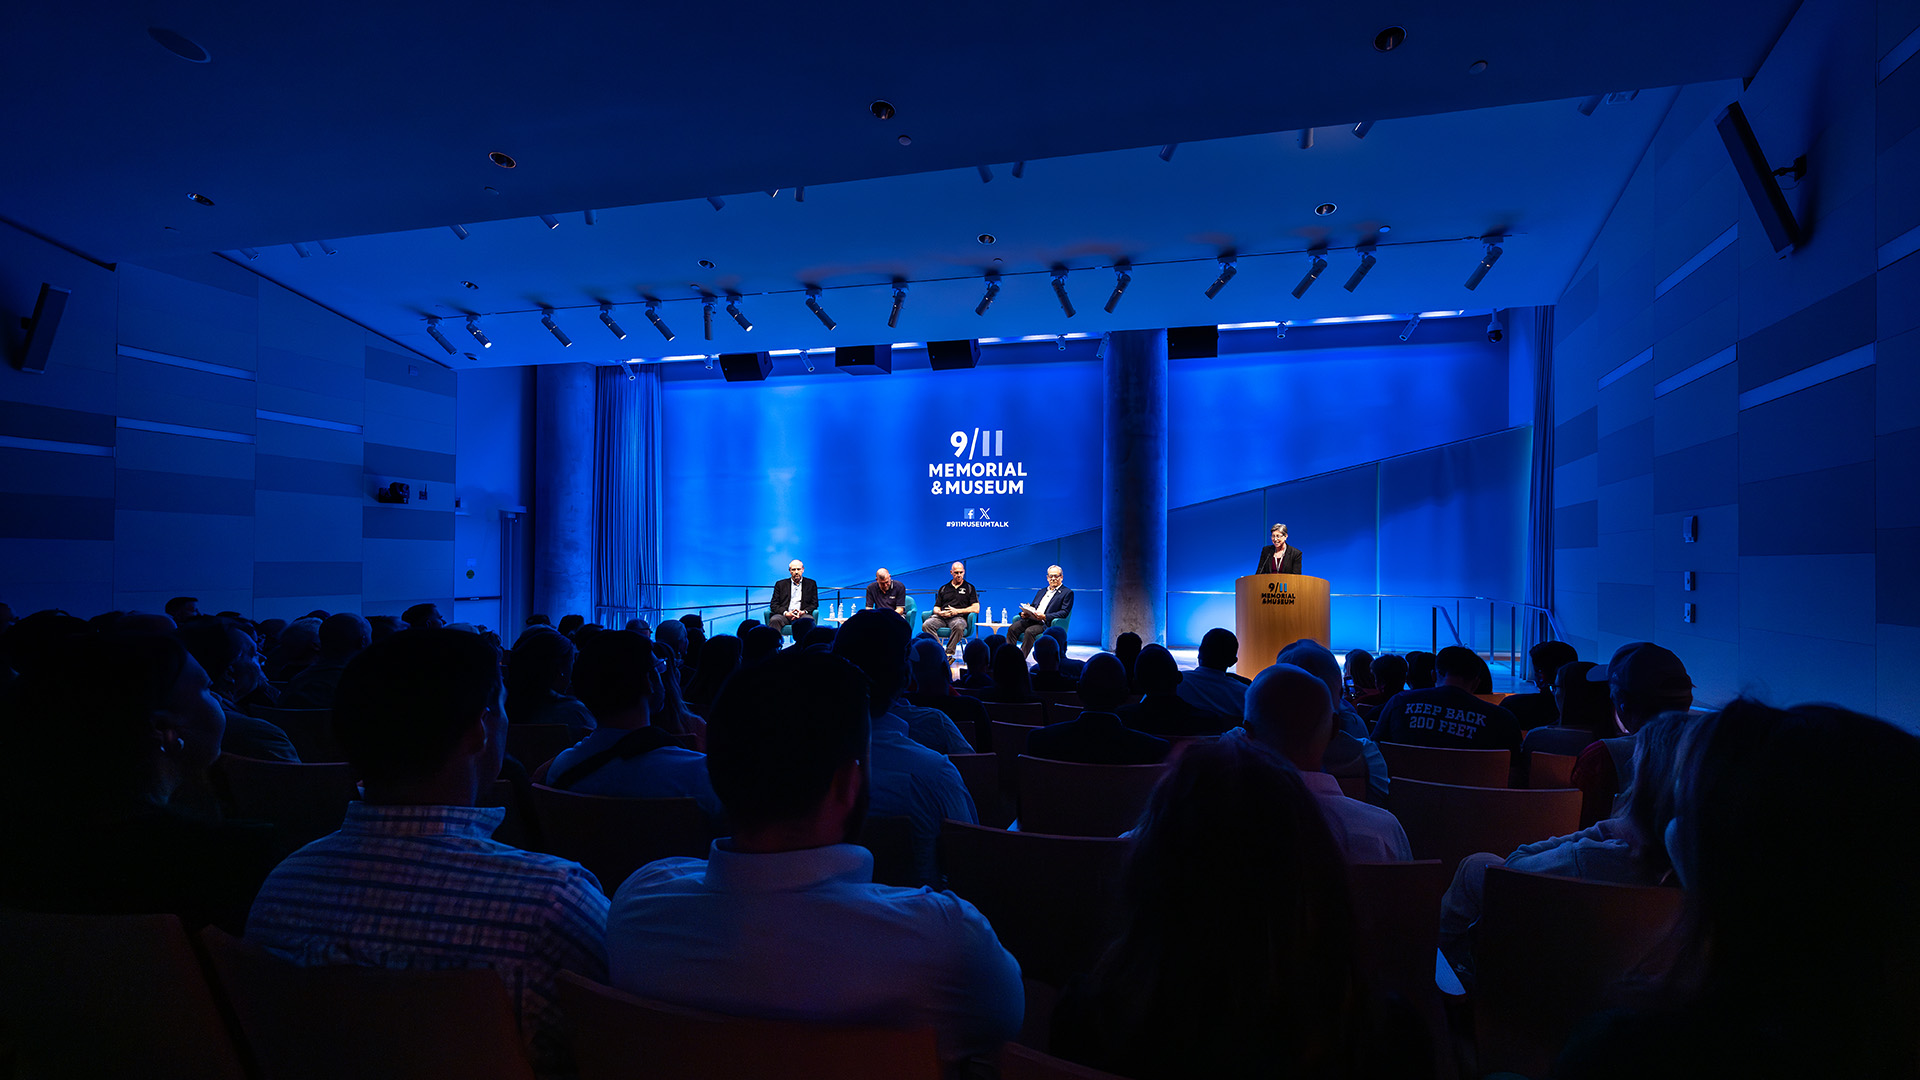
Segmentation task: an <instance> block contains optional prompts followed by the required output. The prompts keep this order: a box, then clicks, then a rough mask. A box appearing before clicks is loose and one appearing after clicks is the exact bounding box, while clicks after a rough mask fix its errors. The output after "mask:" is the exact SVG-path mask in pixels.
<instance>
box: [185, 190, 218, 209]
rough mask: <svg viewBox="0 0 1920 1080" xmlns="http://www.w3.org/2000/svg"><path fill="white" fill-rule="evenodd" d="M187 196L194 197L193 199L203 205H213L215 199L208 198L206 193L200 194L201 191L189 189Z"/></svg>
mask: <svg viewBox="0 0 1920 1080" xmlns="http://www.w3.org/2000/svg"><path fill="white" fill-rule="evenodd" d="M187 198H189V199H192V200H193V201H194V202H197V203H199V204H200V205H201V206H212V205H213V200H212V199H209V198H207V197H206V196H205V195H202V194H200V193H199V192H197V191H189V192H187Z"/></svg>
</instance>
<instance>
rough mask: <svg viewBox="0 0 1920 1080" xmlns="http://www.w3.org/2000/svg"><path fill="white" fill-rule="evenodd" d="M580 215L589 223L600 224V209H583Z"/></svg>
mask: <svg viewBox="0 0 1920 1080" xmlns="http://www.w3.org/2000/svg"><path fill="white" fill-rule="evenodd" d="M580 216H581V218H582V219H583V220H584V221H586V223H587V224H589V225H598V224H600V211H598V210H583V211H581V214H580Z"/></svg>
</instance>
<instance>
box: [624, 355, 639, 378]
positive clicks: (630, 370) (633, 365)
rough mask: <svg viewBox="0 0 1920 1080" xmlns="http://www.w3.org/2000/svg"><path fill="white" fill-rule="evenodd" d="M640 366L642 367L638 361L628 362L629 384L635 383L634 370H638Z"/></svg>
mask: <svg viewBox="0 0 1920 1080" xmlns="http://www.w3.org/2000/svg"><path fill="white" fill-rule="evenodd" d="M639 366H640V361H638V360H629V361H627V365H626V367H627V381H628V382H633V381H634V374H633V372H634V369H635V368H637V367H639Z"/></svg>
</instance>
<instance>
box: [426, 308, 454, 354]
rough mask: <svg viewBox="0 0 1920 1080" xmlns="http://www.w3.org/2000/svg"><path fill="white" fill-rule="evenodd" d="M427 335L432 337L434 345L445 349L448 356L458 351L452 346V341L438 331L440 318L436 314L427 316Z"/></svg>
mask: <svg viewBox="0 0 1920 1080" xmlns="http://www.w3.org/2000/svg"><path fill="white" fill-rule="evenodd" d="M427 336H428V337H430V338H432V339H433V343H434V344H435V345H438V346H440V347H441V348H443V349H445V350H447V355H448V356H452V355H453V354H454V353H456V352H459V351H460V350H458V349H456V348H454V347H453V342H451V341H448V340H447V335H445V334H443V333H441V332H440V319H439V317H438V316H434V315H429V316H427Z"/></svg>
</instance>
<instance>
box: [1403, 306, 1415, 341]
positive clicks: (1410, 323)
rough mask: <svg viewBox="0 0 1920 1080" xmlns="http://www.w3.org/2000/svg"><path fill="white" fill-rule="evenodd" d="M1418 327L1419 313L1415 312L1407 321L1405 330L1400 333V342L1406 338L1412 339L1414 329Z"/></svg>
mask: <svg viewBox="0 0 1920 1080" xmlns="http://www.w3.org/2000/svg"><path fill="white" fill-rule="evenodd" d="M1419 325H1420V313H1419V312H1415V313H1414V314H1413V317H1412V318H1410V319H1408V320H1407V326H1406V329H1404V330H1402V331H1400V340H1401V341H1405V340H1407V339H1408V338H1410V337H1412V336H1413V331H1414V329H1415V328H1416V327H1418V326H1419Z"/></svg>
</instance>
